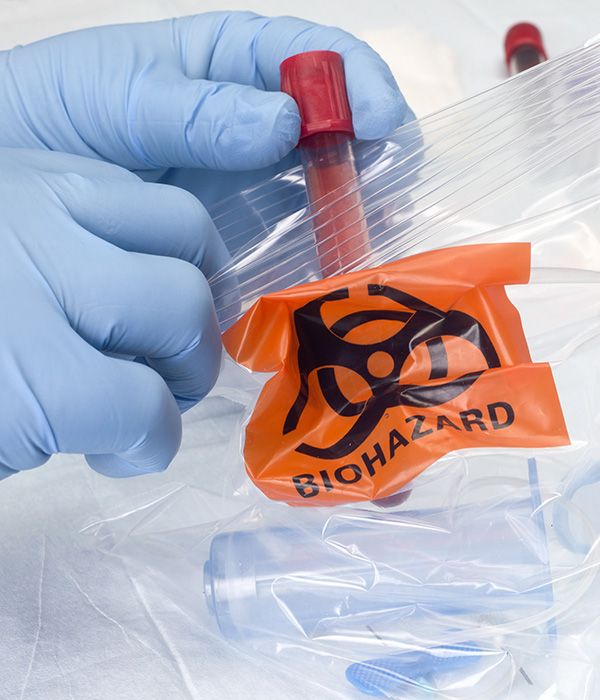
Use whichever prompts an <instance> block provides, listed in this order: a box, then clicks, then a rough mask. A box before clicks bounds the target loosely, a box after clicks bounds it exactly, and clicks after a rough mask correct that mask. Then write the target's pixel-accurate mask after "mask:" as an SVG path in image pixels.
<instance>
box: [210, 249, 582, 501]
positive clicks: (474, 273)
mask: <svg viewBox="0 0 600 700" xmlns="http://www.w3.org/2000/svg"><path fill="white" fill-rule="evenodd" d="M530 256H531V249H530V246H529V245H528V244H527V243H506V244H484V245H466V246H457V247H454V248H446V249H439V250H434V251H428V252H425V253H419V254H417V255H414V256H410V257H407V258H403V259H401V260H396V261H394V262H391V263H388V264H386V265H383V266H381V267H378V268H373V269H370V270H358V271H356V272H352V273H349V274H346V275H340V276H338V277H331V278H328V279H324V280H318V281H315V282H310V283H307V284H304V285H300V286H298V287H294V288H290V289H286V290H282V291H277V292H273V293H272V294H266V295H264V296H262V297H261V298H260V299H258V300H257V301H256V302H255V304H254V305H253V306H252V307H251V308H250V309H248V310H247V311H246V313H245V314H244V315H243V316H242V318H240V319H239V320H238V321H237V322H236V323H235V324H234V325H233V326H232V327H231V328H229V329H228V330H227V331H226V332H225V334H224V337H223V341H224V344H225V347H226V348H227V351H228V352H229V354H230V355H231V357H232V358H233V359H234V360H235V361H236V362H238V363H239V364H240V365H243V366H244V367H245V368H247V369H249V370H251V371H253V372H256V373H260V374H259V376H257V377H256V378H257V380H258V386H259V387H260V389H259V391H258V393H257V395H256V400H255V401H253V404H252V415H251V416H250V417H249V419H248V421H247V423H246V425H245V428H244V446H243V455H244V462H245V465H246V469H247V471H248V474H249V475H250V477H251V479H252V480H253V481H254V483H255V484H256V485H257V486H258V487H259V488H260V489H261V490H262V491H263V492H264V493H265V494H266V495H267V496H269V497H270V498H275V499H278V500H284V501H286V502H288V503H293V504H297V505H323V506H331V505H335V504H338V503H349V502H357V501H366V500H380V499H382V498H388V497H390V496H393V495H394V494H397V493H398V492H399V491H400V490H401V489H403V488H404V486H405V485H406V484H408V483H409V482H410V481H411V480H412V479H414V478H415V477H416V476H418V475H419V474H420V473H421V472H423V470H425V469H427V467H429V466H430V465H432V464H434V463H435V462H436V461H437V460H439V459H440V458H442V457H444V456H445V455H448V454H450V453H452V452H454V451H457V450H475V449H477V448H484V449H487V450H489V449H509V448H515V447H523V448H538V447H554V446H559V445H566V444H569V436H568V432H567V429H566V425H565V422H564V417H563V415H562V410H561V406H560V401H559V397H558V394H557V391H556V386H555V384H554V378H553V375H552V369H551V367H550V366H549V365H548V364H547V363H544V362H539V361H536V362H534V361H532V358H531V355H530V352H529V347H528V344H527V337H526V334H525V330H524V328H523V325H522V323H521V318H520V315H519V309H518V307H517V306H515V305H514V304H513V303H512V301H511V297H510V295H509V293H508V292H507V289H506V287H507V286H509V285H510V286H512V285H527V283H528V281H529V275H530V270H531V266H530V262H531V257H530ZM470 454H471V453H470V452H469V453H468V455H470ZM469 458H470V456H469Z"/></svg>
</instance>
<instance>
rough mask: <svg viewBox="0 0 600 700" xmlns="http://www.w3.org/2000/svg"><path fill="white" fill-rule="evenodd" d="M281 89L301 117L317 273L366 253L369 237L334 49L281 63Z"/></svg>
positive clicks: (341, 267)
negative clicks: (318, 265)
mask: <svg viewBox="0 0 600 700" xmlns="http://www.w3.org/2000/svg"><path fill="white" fill-rule="evenodd" d="M281 89H282V91H283V92H285V93H287V94H288V95H290V96H291V97H293V98H294V100H295V101H296V103H297V104H298V109H299V111H300V117H301V130H300V141H299V143H298V149H299V151H300V155H301V159H302V164H303V166H304V172H305V180H306V189H307V192H308V200H309V204H310V207H311V210H312V212H313V213H314V215H315V216H314V230H315V238H316V244H317V254H318V257H319V262H320V266H321V272H322V273H323V277H330V276H332V275H335V274H337V273H339V272H341V271H342V270H345V269H346V268H347V267H348V266H352V265H354V264H356V263H358V262H359V261H361V259H362V258H363V256H365V255H366V254H367V253H368V251H369V235H368V230H367V226H366V222H365V216H364V210H363V206H362V200H361V195H360V192H359V191H358V189H357V174H356V165H355V162H354V154H353V151H352V140H353V139H354V130H353V128H352V113H351V111H350V105H349V103H348V95H347V93H346V80H345V77H344V64H343V60H342V57H341V56H340V54H338V53H336V52H334V51H307V52H305V53H300V54H297V55H295V56H291V57H290V58H288V59H286V60H285V61H283V63H282V64H281Z"/></svg>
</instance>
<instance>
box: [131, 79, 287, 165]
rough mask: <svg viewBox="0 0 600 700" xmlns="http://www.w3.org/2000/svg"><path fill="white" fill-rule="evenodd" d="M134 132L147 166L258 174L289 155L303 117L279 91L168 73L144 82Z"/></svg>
mask: <svg viewBox="0 0 600 700" xmlns="http://www.w3.org/2000/svg"><path fill="white" fill-rule="evenodd" d="M130 129H131V132H132V133H133V134H134V135H135V137H134V143H135V144H136V149H137V153H136V157H137V158H138V160H139V161H140V162H141V163H144V164H145V166H146V167H149V168H157V167H160V166H167V165H168V166H172V167H190V168H210V169H216V170H253V169H257V168H262V167H265V166H267V165H270V164H272V163H275V162H277V161H278V160H281V158H283V156H285V155H286V153H289V151H290V150H291V149H292V148H293V147H294V146H295V145H296V143H297V142H298V136H299V132H300V117H299V114H298V108H297V107H296V104H295V103H294V101H293V100H292V99H291V98H290V97H288V96H287V95H284V94H283V93H280V92H277V93H275V92H272V93H266V92H264V91H262V90H257V89H256V88H254V87H249V86H247V85H234V84H230V83H222V82H212V81H210V80H189V79H188V78H186V77H184V76H182V75H172V74H168V75H165V76H164V79H161V78H159V77H158V75H156V76H153V77H152V78H149V79H148V80H145V81H142V82H141V83H140V86H139V89H138V94H137V98H136V102H135V107H134V108H133V111H132V117H131V122H130Z"/></svg>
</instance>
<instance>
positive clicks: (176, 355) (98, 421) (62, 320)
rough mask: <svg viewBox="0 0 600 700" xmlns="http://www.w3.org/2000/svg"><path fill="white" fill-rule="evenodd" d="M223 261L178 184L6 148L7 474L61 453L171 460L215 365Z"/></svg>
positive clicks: (91, 458) (0, 231)
mask: <svg viewBox="0 0 600 700" xmlns="http://www.w3.org/2000/svg"><path fill="white" fill-rule="evenodd" d="M226 258H227V253H226V250H225V248H224V245H223V243H222V242H221V239H220V237H219V236H218V234H217V232H216V230H215V228H214V225H213V224H212V221H211V220H210V218H209V217H208V215H207V214H206V211H205V210H204V208H203V207H202V205H201V204H200V203H199V202H198V200H197V199H196V198H195V197H193V196H192V195H190V194H189V193H187V192H185V191H183V190H180V189H177V188H175V187H170V186H168V185H161V184H148V183H145V182H143V181H142V180H140V179H139V178H138V177H137V176H136V175H134V174H132V173H130V172H128V171H126V170H124V169H122V168H119V167H117V166H114V165H110V164H107V163H103V162H101V161H98V160H90V159H86V158H80V157H77V156H70V155H65V154H62V153H50V152H45V151H30V150H26V149H0V386H1V387H2V391H1V393H0V478H2V477H5V476H8V475H9V474H12V473H13V472H14V471H16V470H22V469H29V468H31V467H35V466H38V465H40V464H42V463H43V462H45V461H46V460H47V459H48V457H49V456H50V455H51V454H53V453H56V452H73V453H85V454H86V456H87V460H88V462H89V464H90V465H91V466H92V467H93V468H94V469H96V470H97V471H99V472H101V473H103V474H107V475H109V476H129V475H133V474H140V473H144V472H151V471H158V470H162V469H164V468H166V467H167V465H168V464H169V462H170V461H171V459H172V458H173V456H174V455H175V453H176V452H177V449H178V447H179V443H180V438H181V419H180V410H181V409H185V408H187V407H189V406H190V405H192V404H193V403H195V402H196V401H198V400H199V399H200V398H201V397H202V396H204V394H205V393H206V392H207V391H208V390H209V389H210V387H211V386H212V384H213V382H214V381H215V378H216V376H217V373H218V369H219V364H220V348H221V346H220V337H219V330H218V327H217V323H216V319H215V313H214V309H213V304H212V299H211V295H210V291H209V288H208V284H207V282H206V279H205V276H207V275H210V274H212V273H213V272H214V271H215V270H216V269H218V268H219V267H220V266H221V265H222V264H223V262H224V261H225V259H226ZM115 355H120V356H130V357H137V358H138V359H139V360H140V361H138V362H132V361H129V360H126V359H121V358H119V357H115Z"/></svg>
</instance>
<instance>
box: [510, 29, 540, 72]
mask: <svg viewBox="0 0 600 700" xmlns="http://www.w3.org/2000/svg"><path fill="white" fill-rule="evenodd" d="M504 56H505V60H506V67H507V68H508V72H509V75H515V74H516V73H521V72H522V71H524V70H527V69H528V68H533V66H537V65H538V63H543V62H544V61H546V60H547V58H548V56H547V55H546V49H545V48H544V41H543V39H542V34H541V32H540V30H539V29H538V28H537V27H536V26H535V25H534V24H531V23H530V22H519V24H515V25H513V26H512V27H511V28H510V29H509V30H508V32H506V37H505V39H504Z"/></svg>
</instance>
